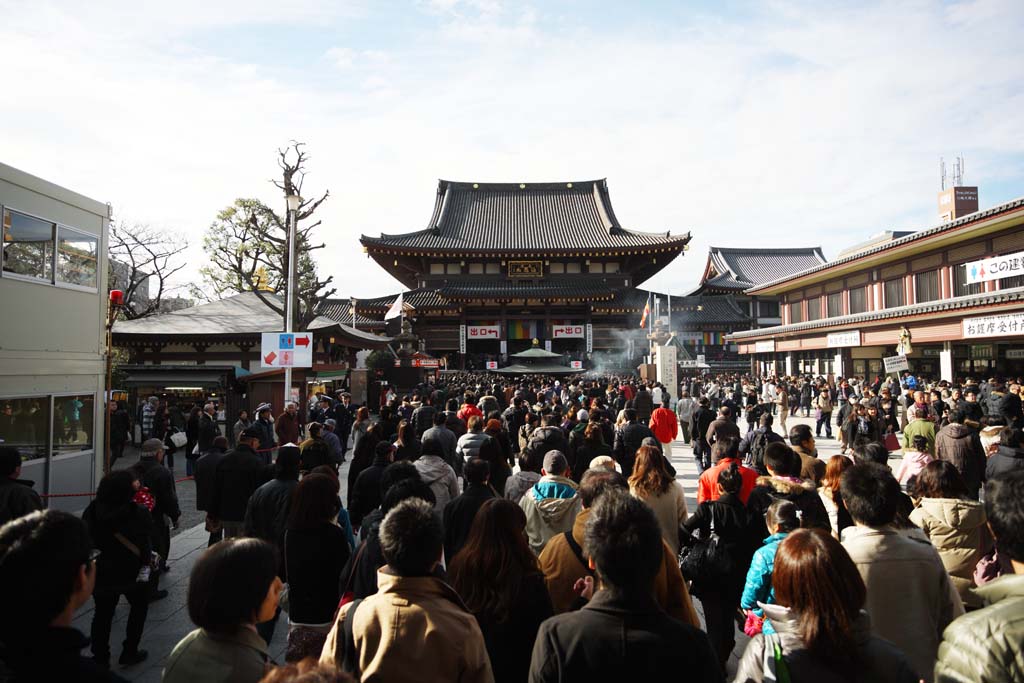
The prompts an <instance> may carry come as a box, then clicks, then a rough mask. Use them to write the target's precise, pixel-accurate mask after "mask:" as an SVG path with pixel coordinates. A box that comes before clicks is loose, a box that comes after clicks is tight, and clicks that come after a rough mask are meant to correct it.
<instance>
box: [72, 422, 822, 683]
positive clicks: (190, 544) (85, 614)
mask: <svg viewBox="0 0 1024 683" xmlns="http://www.w3.org/2000/svg"><path fill="white" fill-rule="evenodd" d="M797 422H801V423H805V424H811V425H812V428H813V420H811V419H808V418H791V419H790V420H789V426H792V425H793V424H794V423H797ZM745 428H746V425H745V424H741V429H745ZM777 431H780V430H777ZM838 452H839V445H838V441H835V440H831V439H824V438H823V439H821V440H819V441H818V454H819V456H820V457H822V458H823V459H828V458H829V457H830V456H832V455H834V454H836V453H838ZM136 459H137V454H136V453H126V455H125V457H124V458H123V459H121V460H119V461H118V462H117V468H119V469H120V468H121V467H128V466H130V465H131V464H132V463H134V462H135V460H136ZM176 460H177V462H175V470H174V471H175V476H176V478H179V479H180V478H182V477H184V476H185V462H184V459H183V458H177V459H176ZM672 462H673V465H674V466H675V468H676V470H677V472H678V479H679V480H680V481H681V482H683V487H684V489H685V490H686V499H687V505H688V506H689V509H690V510H691V511H692V510H695V509H696V507H697V499H696V490H697V468H696V465H695V463H694V461H693V457H692V450H691V449H690V448H689V447H687V446H685V445H683V443H682V442H676V443H675V444H674V448H673V453H672ZM341 474H342V476H341V485H342V487H343V488H344V487H345V484H346V481H347V477H346V476H345V475H346V473H345V472H344V471H343V472H342V473H341ZM345 495H346V492H345V491H344V490H343V491H342V496H343V499H344V496H345ZM178 497H179V499H180V500H181V506H182V512H183V514H182V523H181V527H180V529H179V530H178V531H177V532H175V534H176V535H175V536H174V538H173V539H172V541H171V553H170V555H171V556H170V559H169V562H170V564H171V571H170V573H169V574H167V575H165V576H164V578H163V579H162V581H161V587H162V588H166V589H167V590H168V591H170V595H169V596H168V597H167V598H166V599H164V600H161V601H159V602H156V603H153V604H152V605H150V610H149V616H148V617H147V620H146V630H145V634H144V635H143V638H142V647H143V648H145V649H147V650H149V659H148V660H147V661H145V662H143V663H142V664H138V665H136V666H133V667H125V668H120V669H118V673H119V674H121V675H122V676H124V677H126V678H129V679H131V680H134V681H154V682H155V681H159V680H160V676H161V672H162V670H163V663H164V661H165V660H166V658H167V655H169V654H170V652H171V650H173V649H174V646H175V645H176V644H177V642H178V641H179V640H180V639H181V638H182V637H183V636H185V635H186V634H187V633H188V632H189V631H191V630H192V629H193V628H194V627H193V625H192V623H191V621H189V618H188V611H187V609H186V607H185V600H186V595H187V590H188V575H189V572H190V571H191V569H192V565H193V564H194V563H195V561H196V558H198V557H199V555H200V554H201V553H202V552H203V550H204V549H205V548H206V545H207V540H208V538H209V535H208V534H207V533H206V531H205V530H204V529H203V524H202V519H203V516H202V514H201V513H197V512H196V511H195V486H194V485H193V483H192V482H191V481H186V482H179V484H178ZM695 603H696V604H697V608H698V611H700V604H699V600H697V601H695ZM92 611H93V610H92V603H91V602H90V603H88V604H86V605H85V606H83V608H82V609H81V610H80V612H79V614H78V615H76V618H75V626H76V627H77V628H79V629H81V630H82V631H83V632H85V633H86V634H88V633H89V626H90V622H91V619H92ZM127 617H128V606H127V604H126V603H124V601H123V600H122V604H121V605H119V607H118V610H117V615H116V617H115V621H114V627H113V631H112V634H111V641H110V642H111V652H112V659H113V660H114V662H116V661H117V657H118V655H119V654H120V652H121V647H120V643H121V641H122V639H123V638H124V628H125V620H126V619H127ZM286 632H287V622H286V620H285V619H283V618H282V619H281V620H279V621H278V628H277V630H276V633H275V636H274V640H273V642H272V643H271V648H270V652H271V656H272V657H273V658H274V660H275V661H277V662H283V661H284V649H285V636H286ZM747 640H748V639H747V637H746V636H745V635H743V633H742V632H741V631H737V637H736V643H737V644H736V649H735V650H734V651H733V656H732V660H731V662H730V667H729V673H730V675H732V674H733V673H734V672H735V668H736V662H737V661H738V658H739V656H740V655H741V654H742V653H743V648H744V647H745V646H746V642H747ZM115 666H116V665H115Z"/></svg>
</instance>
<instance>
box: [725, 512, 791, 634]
mask: <svg viewBox="0 0 1024 683" xmlns="http://www.w3.org/2000/svg"><path fill="white" fill-rule="evenodd" d="M765 523H766V524H767V525H768V531H769V532H770V533H771V536H769V537H768V538H766V539H764V545H763V546H761V547H760V548H758V549H757V551H756V552H755V553H754V559H753V560H751V562H750V569H749V570H748V571H747V581H746V583H745V584H744V585H743V596H742V597H741V598H740V607H741V608H742V609H743V610H744V611H745V612H746V613H747V625H746V626H745V627H744V629H743V630H744V632H745V633H746V634H747V635H749V636H752V635H756V634H758V633H760V632H761V630H762V628H763V630H764V633H775V631H774V629H772V626H771V623H770V622H769V621H767V620H765V619H764V610H762V609H761V607H760V606H759V604H763V605H771V604H774V603H775V589H774V588H772V568H773V567H774V566H775V551H776V550H777V549H778V547H779V544H780V543H782V540H783V539H784V538H786V536H788V535H789V532H791V531H793V530H794V529H799V528H800V511H799V510H798V509H797V507H796V505H795V504H794V503H793V502H791V501H788V500H777V501H775V502H774V503H772V504H771V505H770V506H769V507H768V511H767V512H766V513H765ZM762 622H763V624H762Z"/></svg>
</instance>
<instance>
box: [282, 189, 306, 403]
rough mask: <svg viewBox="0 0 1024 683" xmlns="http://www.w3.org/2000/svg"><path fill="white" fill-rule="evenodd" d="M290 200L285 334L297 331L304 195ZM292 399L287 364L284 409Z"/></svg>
mask: <svg viewBox="0 0 1024 683" xmlns="http://www.w3.org/2000/svg"><path fill="white" fill-rule="evenodd" d="M285 200H286V201H287V202H288V219H289V220H288V283H287V289H286V290H285V291H286V294H285V299H284V331H285V334H293V333H294V332H295V296H296V291H297V289H298V287H297V285H298V283H297V282H296V279H297V273H298V261H299V255H298V253H297V252H296V248H295V241H296V238H297V235H296V232H297V227H296V223H297V222H298V214H299V206H300V205H301V204H302V197H300V196H298V195H295V194H290V195H288V196H287V197H285ZM291 400H292V367H291V366H290V365H286V366H285V368H284V404H283V405H282V406H281V407H282V409H284V408H287V407H288V402H289V401H291Z"/></svg>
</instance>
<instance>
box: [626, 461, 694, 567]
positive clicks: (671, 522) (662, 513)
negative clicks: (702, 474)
mask: <svg viewBox="0 0 1024 683" xmlns="http://www.w3.org/2000/svg"><path fill="white" fill-rule="evenodd" d="M629 492H630V493H631V494H633V497H634V498H639V499H640V500H642V501H644V502H645V503H647V505H648V507H650V508H651V509H652V510H653V511H654V516H655V517H657V519H658V524H659V525H660V526H661V536H662V538H664V539H665V542H666V543H668V546H669V547H670V548H672V552H673V553H678V552H679V525H680V524H682V523H683V522H685V521H686V518H687V516H688V513H687V510H686V494H685V493H684V492H683V485H682V484H680V483H679V482H678V481H676V480H675V479H674V478H673V477H672V476H671V475H669V473H668V469H667V468H666V467H665V456H663V455H662V454H661V453H660V452H659V451H658V449H657V448H655V447H654V446H641V447H640V448H638V449H637V451H636V459H635V460H634V461H633V474H632V475H630V477H629Z"/></svg>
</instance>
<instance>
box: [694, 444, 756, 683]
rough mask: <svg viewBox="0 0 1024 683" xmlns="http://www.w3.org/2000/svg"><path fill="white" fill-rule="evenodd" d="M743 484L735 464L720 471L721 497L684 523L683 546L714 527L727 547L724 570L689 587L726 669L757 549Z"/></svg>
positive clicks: (719, 660)
mask: <svg viewBox="0 0 1024 683" xmlns="http://www.w3.org/2000/svg"><path fill="white" fill-rule="evenodd" d="M742 487H743V476H742V475H741V474H740V471H739V466H738V465H737V464H736V463H733V464H732V465H731V466H730V467H729V468H728V469H724V470H722V471H721V472H719V474H718V491H719V494H720V495H719V497H718V499H717V500H709V501H705V502H703V503H701V504H700V505H698V506H697V510H696V511H695V512H694V513H693V515H691V516H690V517H689V518H688V519H687V520H686V521H685V522H683V526H682V528H683V530H684V532H683V533H682V534H681V536H684V538H683V539H682V540H683V545H686V546H688V545H692V544H693V543H694V542H695V537H694V534H695V533H696V532H699V535H700V537H701V538H704V539H708V538H710V536H711V533H712V528H713V529H714V534H715V535H716V536H718V538H719V539H720V542H721V543H723V544H724V546H725V548H726V553H727V557H728V563H727V566H726V567H723V568H722V569H724V571H723V572H722V573H721V574H720V575H718V576H717V578H716V579H714V580H711V581H708V580H700V579H694V581H693V586H692V587H691V589H690V592H691V593H692V594H693V595H694V596H696V597H698V598H700V602H701V605H702V606H703V607H704V621H705V623H706V624H707V632H708V638H710V640H711V645H712V647H713V648H714V650H715V653H716V655H717V657H718V663H719V665H720V666H721V667H722V670H723V671H724V670H725V663H726V662H727V661H728V660H729V655H730V654H731V653H732V650H733V648H734V647H735V646H736V638H735V627H734V625H733V615H734V614H735V613H736V608H737V607H739V604H740V595H741V594H742V593H743V581H744V579H745V578H746V575H747V568H748V567H749V566H750V559H751V558H752V557H753V555H754V550H755V538H754V534H753V531H752V525H751V520H750V517H749V516H748V514H747V510H746V508H745V507H744V505H743V501H742V500H740V498H739V492H740V489H741V488H742ZM760 538H762V537H758V540H760ZM716 569H717V568H716ZM684 578H692V577H684Z"/></svg>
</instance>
